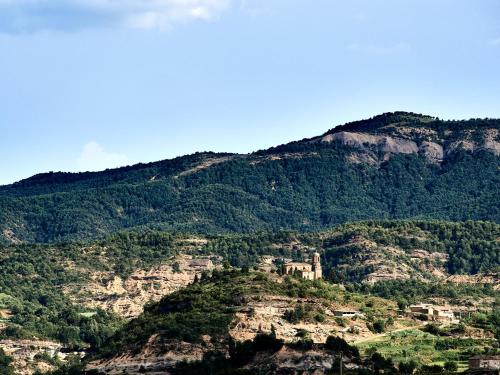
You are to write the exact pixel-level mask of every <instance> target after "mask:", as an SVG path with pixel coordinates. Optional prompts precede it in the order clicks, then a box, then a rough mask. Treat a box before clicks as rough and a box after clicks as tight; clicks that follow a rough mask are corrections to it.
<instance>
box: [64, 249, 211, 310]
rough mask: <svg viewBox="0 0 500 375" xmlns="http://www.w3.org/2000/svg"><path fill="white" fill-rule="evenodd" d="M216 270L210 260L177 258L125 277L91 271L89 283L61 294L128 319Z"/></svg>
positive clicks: (186, 257) (191, 257)
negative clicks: (148, 305)
mask: <svg viewBox="0 0 500 375" xmlns="http://www.w3.org/2000/svg"><path fill="white" fill-rule="evenodd" d="M216 267H218V268H219V267H220V264H217V263H216V264H215V265H214V262H212V260H211V259H210V258H209V257H204V258H199V257H198V258H193V256H192V255H180V256H177V257H174V258H173V259H170V260H168V261H165V262H162V263H161V264H159V265H157V266H154V267H152V268H150V269H148V270H143V269H137V270H135V271H134V272H133V273H132V274H131V275H130V276H128V277H126V278H122V277H120V276H118V275H116V274H115V273H114V272H111V271H107V272H104V271H101V272H91V273H90V275H89V276H90V278H89V281H88V283H86V284H83V285H66V286H65V287H64V293H65V294H67V295H68V296H69V297H70V298H71V299H72V300H73V301H74V303H76V304H80V305H83V306H86V307H87V308H89V309H96V308H100V309H103V310H106V311H111V312H113V313H115V314H117V315H118V316H120V317H122V318H125V319H130V318H134V317H136V316H138V315H139V314H140V313H141V312H142V309H143V307H144V305H145V304H146V303H148V302H155V301H159V300H160V299H161V298H162V297H163V296H165V295H168V294H170V293H172V292H174V291H176V290H178V289H180V288H182V287H185V286H186V285H188V284H190V283H192V282H193V280H194V278H195V276H196V275H198V277H200V276H201V274H202V273H203V272H211V271H213V270H214V269H215V268H216Z"/></svg>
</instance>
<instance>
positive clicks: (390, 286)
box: [348, 280, 498, 309]
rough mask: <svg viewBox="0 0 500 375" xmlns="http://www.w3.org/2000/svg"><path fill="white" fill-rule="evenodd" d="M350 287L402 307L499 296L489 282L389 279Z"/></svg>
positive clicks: (349, 287)
mask: <svg viewBox="0 0 500 375" xmlns="http://www.w3.org/2000/svg"><path fill="white" fill-rule="evenodd" d="M348 289H349V290H356V291H358V292H362V293H366V294H373V295H376V296H379V297H382V298H387V299H391V300H395V301H397V302H398V306H399V307H400V309H404V308H405V307H407V306H408V305H410V304H412V303H418V302H421V301H425V300H429V299H430V298H445V299H446V300H448V301H449V302H453V303H457V304H459V303H460V301H462V299H463V298H464V297H469V298H475V299H477V298H484V297H496V296H498V291H495V290H494V289H493V287H492V286H491V285H489V284H488V285H474V284H452V283H424V282H422V281H418V280H387V281H379V282H377V283H375V284H373V285H369V284H353V285H349V286H348Z"/></svg>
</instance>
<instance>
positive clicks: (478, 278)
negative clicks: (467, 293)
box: [446, 273, 500, 290]
mask: <svg viewBox="0 0 500 375" xmlns="http://www.w3.org/2000/svg"><path fill="white" fill-rule="evenodd" d="M446 281H447V282H452V283H457V284H490V285H492V286H493V289H495V290H500V274H498V273H487V274H485V273H482V274H477V275H452V276H450V277H448V278H446Z"/></svg>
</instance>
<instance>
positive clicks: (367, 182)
mask: <svg viewBox="0 0 500 375" xmlns="http://www.w3.org/2000/svg"><path fill="white" fill-rule="evenodd" d="M499 130H500V120H491V119H484V120H479V119H476V120H467V121H443V120H440V119H437V118H434V117H430V116H423V115H418V114H413V113H406V112H396V113H386V114H383V115H380V116H376V117H374V118H371V119H368V120H363V121H357V122H353V123H349V124H346V125H343V126H338V127H335V128H333V129H332V130H330V131H328V132H326V133H325V134H323V135H321V136H319V137H315V138H311V139H304V140H301V141H298V142H292V143H290V144H286V145H281V146H277V147H274V148H271V149H268V150H263V151H258V152H255V153H252V154H247V155H240V154H219V153H197V154H194V155H189V156H184V157H180V158H176V159H172V160H165V161H160V162H155V163H149V164H138V165H134V166H130V167H125V168H118V169H113V170H106V171H102V172H97V173H90V172H87V173H76V174H75V173H60V172H57V173H52V172H51V173H44V174H40V175H36V176H33V177H31V178H28V179H26V180H22V181H20V182H17V183H14V184H12V185H7V186H3V187H0V239H1V241H2V242H4V243H19V242H54V241H61V240H71V239H91V238H95V237H100V236H101V237H103V236H105V235H106V234H109V233H112V232H116V231H119V230H122V229H125V228H134V227H138V228H140V227H153V228H158V229H164V230H173V231H186V232H187V231H188V232H197V233H221V232H250V231H254V230H283V229H292V230H300V231H312V230H321V229H324V228H329V227H332V226H334V225H336V224H339V223H343V222H346V221H352V220H371V219H402V218H418V219H422V218H424V219H443V220H489V221H494V222H499V221H500V209H499V208H500V207H499V202H500V189H498V186H500V176H499V173H498V164H499V156H500V135H499Z"/></svg>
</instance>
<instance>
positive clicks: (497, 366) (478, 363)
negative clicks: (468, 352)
mask: <svg viewBox="0 0 500 375" xmlns="http://www.w3.org/2000/svg"><path fill="white" fill-rule="evenodd" d="M469 370H471V371H473V372H474V371H484V370H487V371H495V370H496V371H497V372H498V370H500V355H489V356H488V355H477V356H474V357H471V358H469Z"/></svg>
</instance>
